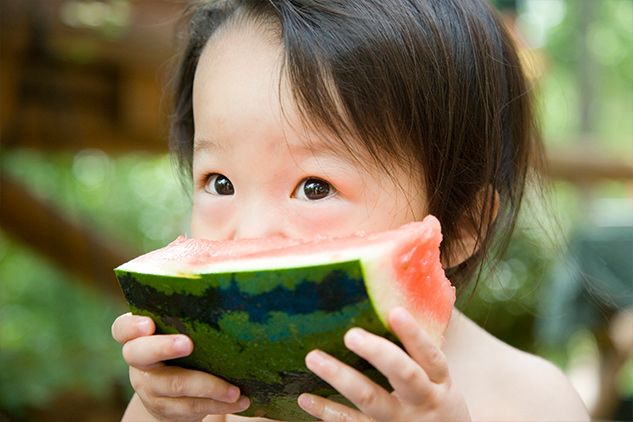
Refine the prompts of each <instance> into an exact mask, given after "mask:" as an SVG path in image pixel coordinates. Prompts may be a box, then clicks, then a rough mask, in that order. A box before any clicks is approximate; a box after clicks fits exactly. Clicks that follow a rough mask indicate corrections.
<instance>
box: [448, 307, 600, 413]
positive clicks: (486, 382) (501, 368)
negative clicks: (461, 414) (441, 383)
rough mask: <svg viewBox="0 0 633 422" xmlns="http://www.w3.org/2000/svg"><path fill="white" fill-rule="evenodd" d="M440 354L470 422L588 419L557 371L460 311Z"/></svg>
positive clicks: (577, 397)
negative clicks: (447, 363)
mask: <svg viewBox="0 0 633 422" xmlns="http://www.w3.org/2000/svg"><path fill="white" fill-rule="evenodd" d="M444 351H445V353H446V356H447V359H448V362H449V367H450V371H451V376H452V378H453V380H454V382H455V383H457V385H459V386H460V388H461V389H462V392H463V394H464V396H465V398H466V401H467V402H468V406H469V409H470V410H471V416H472V417H473V420H489V421H492V420H505V421H510V420H521V421H539V420H540V421H552V420H556V421H574V422H575V421H585V420H589V416H588V414H587V410H586V408H585V406H584V404H583V403H582V401H581V400H580V397H579V396H578V394H577V392H576V390H575V389H574V388H573V386H572V385H571V383H570V382H569V380H568V379H567V377H566V376H565V374H564V373H563V372H562V371H561V370H560V369H559V368H557V367H556V366H555V365H553V364H552V363H550V362H548V361H546V360H545V359H542V358H540V357H538V356H534V355H531V354H529V353H525V352H523V351H520V350H518V349H516V348H514V347H511V346H509V345H507V344H505V343H503V342H502V341H500V340H498V339H496V338H495V337H493V336H492V335H490V334H489V333H487V332H486V331H485V330H483V329H482V328H480V327H478V326H477V325H476V324H475V323H473V322H472V321H470V320H469V319H468V318H466V317H464V316H463V315H462V314H460V313H457V315H456V316H455V317H454V318H453V320H452V321H451V324H450V326H449V329H448V331H447V333H446V344H445V347H444Z"/></svg>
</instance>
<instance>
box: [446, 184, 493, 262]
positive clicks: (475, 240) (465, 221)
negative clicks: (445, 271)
mask: <svg viewBox="0 0 633 422" xmlns="http://www.w3.org/2000/svg"><path fill="white" fill-rule="evenodd" d="M498 212H499V192H497V191H496V190H495V189H494V188H493V187H492V186H488V187H487V188H484V189H482V190H480V191H479V193H478V194H477V196H476V198H475V200H474V205H473V207H470V208H469V209H467V210H466V211H465V212H464V214H463V215H462V216H461V218H460V221H459V224H458V227H460V229H459V232H458V235H457V238H456V239H455V240H454V243H453V245H452V247H451V249H452V250H451V251H450V254H449V256H447V257H444V258H443V259H442V264H443V265H444V267H445V268H451V267H456V266H458V265H459V264H461V263H462V262H464V261H466V260H467V259H468V258H470V257H471V256H473V255H474V254H475V253H476V252H477V251H478V250H479V248H480V247H481V245H482V244H484V243H485V241H486V236H487V234H488V229H489V228H490V226H491V225H492V223H494V221H495V219H496V218H497V214H498Z"/></svg>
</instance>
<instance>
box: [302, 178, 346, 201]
mask: <svg viewBox="0 0 633 422" xmlns="http://www.w3.org/2000/svg"><path fill="white" fill-rule="evenodd" d="M334 193H336V189H334V187H333V186H332V185H330V184H329V183H328V182H326V181H325V180H322V179H318V178H316V177H309V178H307V179H303V180H302V181H301V183H299V186H297V189H296V190H295V196H296V197H297V198H299V199H305V200H308V201H318V200H319V199H325V198H327V197H329V196H332V195H334Z"/></svg>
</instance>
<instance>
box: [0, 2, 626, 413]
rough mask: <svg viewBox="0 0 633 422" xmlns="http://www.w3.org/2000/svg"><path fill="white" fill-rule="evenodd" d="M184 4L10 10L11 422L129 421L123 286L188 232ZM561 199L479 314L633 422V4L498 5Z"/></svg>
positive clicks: (481, 302) (6, 135)
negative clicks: (179, 93) (182, 113)
mask: <svg viewBox="0 0 633 422" xmlns="http://www.w3.org/2000/svg"><path fill="white" fill-rule="evenodd" d="M188 3H189V2H187V1H184V0H183V1H178V0H160V1H159V0H101V1H98V0H39V1H37V0H0V7H1V9H0V141H1V150H0V420H12V421H13V420H14V421H30V420H47V421H49V420H50V421H55V420H59V421H62V420H63V421H66V420H71V419H74V420H81V421H114V420H118V419H120V416H121V414H122V412H123V409H124V407H125V405H126V403H127V401H128V400H129V397H130V395H131V389H130V387H129V382H128V379H127V368H126V366H125V365H124V364H123V360H122V359H121V357H120V347H119V346H118V345H117V344H116V343H115V342H114V341H113V340H112V339H111V337H110V325H111V323H112V321H113V320H114V318H115V317H116V316H117V315H119V314H120V313H123V312H125V311H126V306H125V303H124V302H123V300H122V295H121V293H120V291H119V289H118V286H117V284H116V280H115V279H114V277H113V273H112V268H114V267H115V266H117V265H119V264H121V263H123V262H125V261H127V260H129V259H131V258H132V257H134V256H136V255H138V254H140V253H142V252H146V251H148V250H151V249H154V248H157V247H160V246H162V245H164V244H165V243H167V242H169V241H171V240H172V239H173V238H175V237H176V236H177V235H178V234H180V233H183V232H186V230H187V226H188V221H187V215H188V212H189V198H188V196H187V194H186V192H185V189H184V188H183V187H182V185H181V184H180V183H179V180H178V177H177V172H176V171H175V169H174V167H173V166H172V163H171V160H170V158H169V156H168V155H167V135H168V127H167V122H168V117H169V112H170V110H169V95H168V87H169V82H170V78H171V75H172V71H173V69H174V64H175V57H176V53H177V51H178V47H179V46H180V45H181V41H182V40H181V39H180V38H179V35H178V30H179V28H180V29H182V26H181V20H180V13H181V12H182V11H183V9H184V8H185V7H186V6H187V4H188ZM494 4H495V6H496V7H498V8H499V9H500V10H501V12H502V13H503V15H504V17H505V20H506V23H507V25H508V26H509V27H510V28H511V29H512V30H513V32H514V34H515V37H516V39H517V42H518V43H519V45H520V46H521V54H522V58H523V59H524V64H525V66H526V69H527V70H528V73H529V74H530V77H531V78H532V80H533V83H534V86H535V90H536V92H537V100H538V108H539V115H540V119H541V126H542V129H543V135H544V139H545V142H546V145H547V154H548V161H549V169H548V171H547V178H548V180H549V181H551V182H552V188H551V191H548V193H547V197H546V198H545V200H543V198H541V197H539V196H538V195H530V196H528V198H527V199H526V207H525V209H524V212H523V215H522V218H521V221H520V224H519V226H520V227H519V230H518V231H517V234H516V236H515V237H514V239H513V242H512V243H511V245H510V248H509V250H508V251H507V253H506V254H505V255H504V257H503V260H502V262H501V264H500V265H498V266H497V267H496V268H495V269H494V270H491V272H492V275H491V276H490V277H489V278H488V279H486V282H485V283H484V282H482V283H480V284H479V285H478V286H477V289H476V290H475V291H474V292H473V294H472V296H471V297H470V298H466V299H464V300H462V302H461V303H460V307H461V308H462V309H463V310H464V311H465V313H467V314H468V315H470V316H471V317H472V318H474V319H475V320H476V321H477V322H478V323H479V324H481V325H483V326H484V327H485V328H486V329H487V330H489V331H490V332H492V333H493V334H494V335H496V336H498V337H500V338H501V339H503V340H504V341H506V342H508V343H510V344H512V345H514V346H516V347H519V348H521V349H524V350H528V351H530V352H533V353H536V354H539V355H541V356H544V357H545V358H547V359H549V360H551V361H553V362H554V363H556V364H557V365H558V366H560V367H561V368H562V369H563V370H564V371H565V372H566V373H567V374H568V375H569V376H570V378H571V380H572V382H573V383H574V384H575V386H576V388H577V389H578V390H579V392H580V393H581V395H582V398H583V400H584V401H585V403H586V404H587V406H588V408H589V409H590V411H591V413H592V415H593V416H594V418H595V419H600V420H631V419H633V407H632V401H633V358H632V350H633V1H631V0H496V1H494Z"/></svg>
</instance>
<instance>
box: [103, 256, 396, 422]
mask: <svg viewBox="0 0 633 422" xmlns="http://www.w3.org/2000/svg"><path fill="white" fill-rule="evenodd" d="M363 267H364V266H363V265H362V262H361V261H360V260H356V261H347V262H340V263H333V264H324V265H315V266H310V267H303V268H290V269H277V270H267V271H247V272H240V273H230V274H227V273H220V274H196V275H195V279H191V278H192V277H191V276H190V275H189V276H187V277H186V278H187V279H183V278H179V277H175V276H159V275H148V274H138V273H130V272H128V271H120V270H115V272H116V275H117V278H118V279H119V282H120V283H121V285H122V287H123V290H124V293H126V297H128V300H129V301H130V302H131V310H132V311H133V312H134V313H136V314H141V315H147V316H149V317H151V318H152V319H153V320H154V321H155V323H156V326H157V332H159V333H183V334H186V335H188V336H189V337H191V338H192V340H193V342H194V345H195V347H194V351H193V353H192V354H191V355H190V356H188V357H186V358H182V359H178V360H176V361H174V362H173V363H174V364H177V365H180V366H183V367H187V368H193V369H198V370H202V371H205V372H209V373H212V374H214V375H216V376H220V377H222V378H224V379H226V380H228V381H229V382H231V383H233V384H235V385H237V386H239V387H240V388H241V389H242V392H243V394H245V395H247V396H249V397H250V399H251V407H250V408H249V409H248V410H247V411H246V412H243V413H242V414H244V415H250V416H265V417H269V418H276V419H282V420H301V419H303V420H312V419H313V418H311V417H310V416H309V415H307V414H306V413H305V412H303V410H301V409H300V408H299V407H298V405H297V403H296V399H297V396H298V395H299V394H300V393H303V392H312V393H315V394H319V395H322V396H325V397H332V398H333V399H334V398H336V399H338V400H339V401H340V400H341V399H342V398H341V397H340V395H339V394H338V393H337V392H336V391H335V390H334V389H332V388H331V387H329V386H328V385H327V384H325V383H324V382H323V381H321V380H319V379H318V378H317V377H316V376H315V375H313V374H312V373H311V372H310V371H309V370H308V369H307V368H306V367H305V362H304V359H305V355H306V354H307V353H308V352H309V351H310V350H313V349H316V348H318V349H321V350H324V351H326V352H328V353H330V354H332V355H334V356H336V357H337V358H339V359H341V360H342V361H343V362H346V363H348V364H350V365H352V366H355V367H359V368H360V369H361V370H363V372H365V373H366V374H368V375H370V376H371V378H373V379H375V380H376V381H377V382H379V383H380V384H381V385H385V386H386V387H388V383H387V382H386V380H385V379H384V377H382V375H380V374H379V373H378V372H377V371H375V370H374V369H372V368H371V367H368V364H366V362H364V361H362V360H361V359H360V358H359V357H358V356H356V355H355V354H353V353H352V352H350V351H349V350H347V349H346V348H345V346H344V344H343V340H342V339H343V335H344V334H345V332H346V331H347V330H348V329H350V328H352V327H363V328H365V329H367V330H368V331H371V332H374V333H376V334H379V335H383V336H388V337H390V338H392V339H394V338H393V336H390V334H389V333H388V330H387V326H386V324H385V323H384V320H383V319H382V318H381V317H380V316H379V315H378V314H377V313H376V310H375V308H374V305H373V302H372V300H371V298H370V295H369V294H368V291H367V287H366V277H367V275H366V274H365V272H364V268H363ZM333 270H336V271H342V272H344V273H345V274H347V276H349V277H350V278H358V279H360V280H362V283H363V285H364V288H365V292H364V293H365V298H364V299H363V300H360V301H359V302H357V303H355V304H353V305H349V306H345V307H342V308H340V309H337V310H336V311H335V312H324V311H315V312H311V313H307V314H302V315H284V313H283V312H274V311H273V312H270V313H269V314H270V315H269V319H270V320H269V321H268V322H267V323H266V324H260V323H256V322H252V321H250V320H249V318H250V317H249V314H248V313H246V312H239V311H231V312H227V313H226V314H225V315H222V316H221V317H220V318H219V320H218V328H219V329H215V328H213V327H211V326H210V325H209V324H206V323H202V322H199V321H195V320H191V319H188V318H186V317H183V316H178V317H174V316H173V315H168V313H167V314H166V313H165V312H163V311H160V312H152V311H150V310H148V309H144V308H143V307H140V306H134V304H133V302H134V299H133V298H131V297H129V293H130V292H129V291H126V287H125V283H126V281H125V280H126V277H131V278H133V279H135V280H136V281H137V282H138V283H141V284H143V285H145V286H150V287H152V288H154V289H155V290H157V291H159V292H161V293H162V294H164V295H165V296H166V297H170V296H173V295H178V294H188V295H193V296H199V295H203V294H204V293H205V292H207V291H208V290H207V289H209V288H212V289H220V290H222V289H227V288H229V287H230V283H231V282H234V283H237V285H238V287H239V290H240V292H241V293H244V294H254V295H257V294H262V293H266V292H269V291H271V289H273V288H276V287H279V286H282V287H283V288H285V289H288V290H292V289H293V288H296V287H297V285H298V284H300V283H316V284H318V283H320V282H321V280H323V278H324V277H325V276H326V275H327V274H329V273H331V272H332V271H333ZM254 285H256V286H257V288H254ZM128 290H129V289H128ZM168 305H169V304H166V305H165V306H168ZM185 313H186V312H185ZM317 321H318V322H319V324H320V325H319V326H316V324H317ZM284 330H286V331H287V332H284ZM229 333H230V334H229ZM236 357H238V358H236ZM361 367H364V368H361ZM293 382H294V384H293ZM253 386H256V387H257V388H252V387H253ZM279 390H281V391H279Z"/></svg>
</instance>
